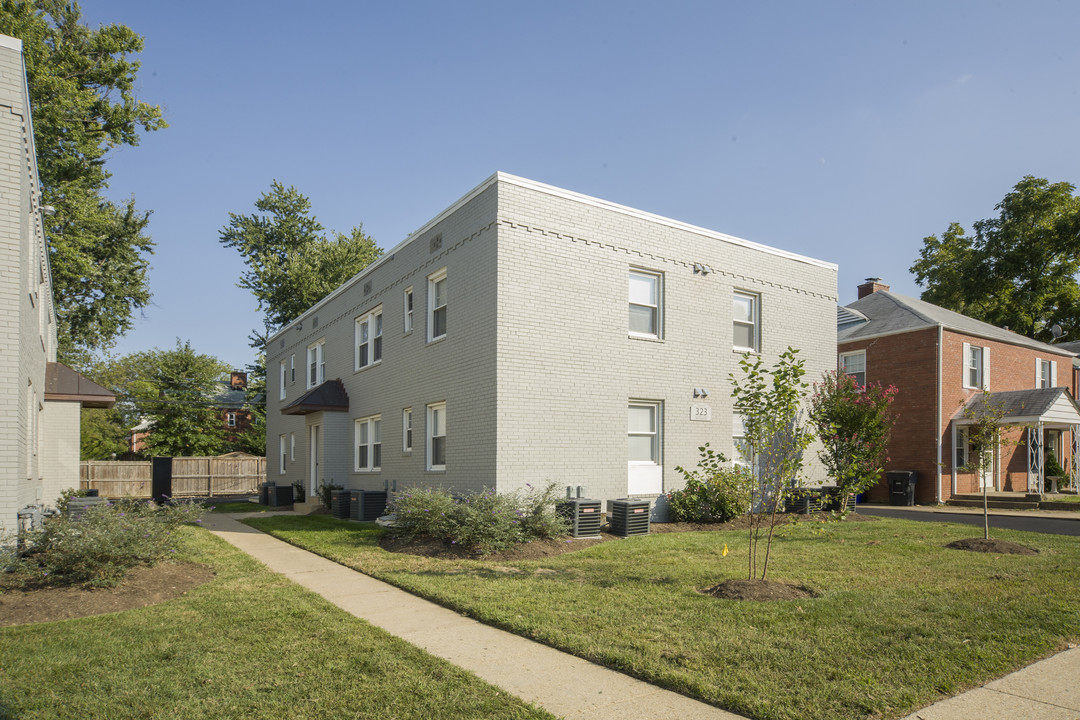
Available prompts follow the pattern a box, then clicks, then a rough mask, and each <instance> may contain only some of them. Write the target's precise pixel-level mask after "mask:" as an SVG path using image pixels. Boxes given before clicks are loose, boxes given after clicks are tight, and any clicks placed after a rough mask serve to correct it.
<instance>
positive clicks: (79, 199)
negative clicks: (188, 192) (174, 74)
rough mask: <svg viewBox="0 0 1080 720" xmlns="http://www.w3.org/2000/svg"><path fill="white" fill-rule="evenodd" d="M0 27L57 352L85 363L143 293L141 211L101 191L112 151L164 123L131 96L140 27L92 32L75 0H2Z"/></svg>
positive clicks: (144, 299) (142, 301) (149, 247)
mask: <svg viewBox="0 0 1080 720" xmlns="http://www.w3.org/2000/svg"><path fill="white" fill-rule="evenodd" d="M0 33H4V34H6V35H11V36H13V37H16V38H19V39H20V40H21V41H22V43H23V57H24V59H25V63H26V74H27V85H28V87H29V91H30V104H31V110H32V112H33V119H34V144H35V147H36V150H37V156H38V174H39V176H40V179H41V186H42V195H43V199H44V202H45V204H47V205H51V206H52V207H53V208H55V213H54V214H53V215H52V216H50V217H47V218H46V223H47V224H46V232H47V235H48V239H49V243H50V245H49V251H50V252H49V260H50V264H51V266H52V276H53V292H54V296H55V301H56V307H57V322H58V335H59V354H60V358H61V359H62V360H65V361H67V362H69V363H71V364H73V365H76V366H79V367H85V366H86V365H87V362H88V356H89V353H90V351H93V350H98V349H102V348H108V347H109V346H110V345H111V344H112V342H113V341H114V340H115V339H116V338H117V337H118V336H119V335H121V334H123V333H124V332H125V331H127V330H128V329H130V328H131V325H132V321H133V316H134V313H135V311H136V310H137V309H139V308H142V307H144V306H145V305H146V304H147V303H148V302H149V300H150V290H149V282H148V277H147V269H148V262H147V257H148V256H149V255H150V254H152V252H153V243H152V241H151V239H150V237H149V235H147V234H146V232H145V230H146V226H147V223H148V222H149V213H148V212H144V211H140V210H138V209H136V207H135V200H134V198H129V199H128V200H125V201H123V202H120V203H116V202H113V201H112V200H109V199H107V198H106V197H105V191H106V190H107V188H108V186H109V178H110V177H111V174H110V173H109V171H108V170H106V168H105V162H106V159H107V156H108V153H109V151H110V150H112V149H114V148H117V147H121V146H125V145H138V144H139V138H140V133H142V132H148V131H153V130H158V129H160V128H163V127H166V123H165V121H164V119H163V118H162V114H161V108H160V107H158V106H156V105H150V104H148V103H145V102H143V101H141V100H139V99H138V98H137V97H136V93H135V78H136V75H137V73H138V70H139V63H138V62H137V61H135V60H132V59H130V56H131V55H134V54H136V53H138V52H140V51H141V50H142V47H143V41H142V38H141V37H140V36H139V35H136V34H135V32H134V31H132V30H131V29H130V28H128V27H126V26H124V25H105V26H101V27H99V28H98V29H96V30H92V29H90V28H88V27H86V26H85V25H83V24H82V17H81V11H80V9H79V5H78V3H76V2H74V1H73V0H32V1H26V0H0Z"/></svg>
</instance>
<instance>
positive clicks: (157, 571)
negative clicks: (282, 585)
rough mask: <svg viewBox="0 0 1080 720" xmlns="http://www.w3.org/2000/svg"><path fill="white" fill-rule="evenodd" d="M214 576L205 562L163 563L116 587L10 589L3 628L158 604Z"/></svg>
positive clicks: (0, 612) (0, 598)
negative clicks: (95, 588)
mask: <svg viewBox="0 0 1080 720" xmlns="http://www.w3.org/2000/svg"><path fill="white" fill-rule="evenodd" d="M213 577H214V573H213V571H212V570H210V568H208V567H206V566H204V565H196V564H194V563H162V564H160V565H155V566H154V567H137V568H134V569H133V570H131V571H130V572H129V573H128V574H127V577H125V578H124V581H123V582H121V583H120V584H119V585H118V586H116V587H114V588H102V589H98V590H83V589H81V588H72V587H67V588H45V589H42V590H30V591H23V590H7V591H5V592H4V593H3V594H2V595H0V627H4V626H8V625H24V624H26V623H39V622H51V621H53V620H69V619H71V618H78V617H86V616H87V615H101V614H102V613H111V612H120V611H121V610H132V609H134V608H140V607H146V606H147V605H156V604H157V603H160V602H164V601H166V600H171V599H173V598H175V597H179V596H181V595H183V594H184V593H186V592H187V591H188V590H191V589H192V588H195V587H198V586H199V585H202V584H203V583H205V582H209V581H210V580H211V579H213Z"/></svg>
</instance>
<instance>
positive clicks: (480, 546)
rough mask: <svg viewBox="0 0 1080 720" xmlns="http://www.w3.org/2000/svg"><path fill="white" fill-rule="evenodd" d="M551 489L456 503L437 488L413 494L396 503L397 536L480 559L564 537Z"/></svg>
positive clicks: (489, 492) (470, 497)
mask: <svg viewBox="0 0 1080 720" xmlns="http://www.w3.org/2000/svg"><path fill="white" fill-rule="evenodd" d="M555 499H556V497H555V484H554V483H550V484H548V486H547V487H546V488H545V489H543V490H540V491H537V490H535V489H534V488H532V487H531V486H530V489H529V490H528V491H527V492H525V493H521V492H508V493H496V492H495V491H494V490H483V491H482V492H479V493H472V494H469V495H465V496H462V497H460V498H455V497H454V496H453V495H451V494H450V491H448V490H443V489H439V488H415V489H411V490H407V491H405V492H402V493H400V494H399V495H397V496H396V497H395V498H394V501H393V502H392V503H391V505H390V508H389V511H390V512H392V513H394V516H395V519H396V523H397V524H396V530H397V532H398V534H399V535H400V536H402V537H406V538H413V537H417V536H420V535H427V536H430V537H434V538H436V539H440V540H444V541H446V542H449V543H451V544H454V545H460V546H461V547H463V548H466V549H468V550H470V551H472V552H475V553H477V554H479V555H487V554H490V553H493V552H499V551H500V550H508V549H510V548H512V547H514V546H515V545H518V544H521V543H524V542H529V541H530V540H541V539H547V538H552V537H558V536H560V535H565V534H566V532H567V526H566V521H565V520H563V519H562V518H560V517H559V516H558V515H556V514H555V507H554V503H555Z"/></svg>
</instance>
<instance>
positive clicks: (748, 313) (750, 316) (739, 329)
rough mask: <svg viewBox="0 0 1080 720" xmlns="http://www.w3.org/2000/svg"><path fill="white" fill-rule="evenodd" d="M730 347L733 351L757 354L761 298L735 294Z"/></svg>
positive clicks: (759, 336)
mask: <svg viewBox="0 0 1080 720" xmlns="http://www.w3.org/2000/svg"><path fill="white" fill-rule="evenodd" d="M733 299H734V325H733V328H732V332H733V335H732V338H733V342H732V345H733V347H734V349H735V350H740V351H743V352H757V351H758V345H759V342H760V339H761V322H760V314H761V296H760V295H755V294H752V293H744V292H736V293H735V295H734V296H733Z"/></svg>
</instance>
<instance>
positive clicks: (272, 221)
mask: <svg viewBox="0 0 1080 720" xmlns="http://www.w3.org/2000/svg"><path fill="white" fill-rule="evenodd" d="M255 209H256V211H257V212H255V213H253V214H251V215H237V214H235V213H229V224H228V225H226V226H225V227H224V228H222V230H221V243H222V244H223V245H225V246H226V247H232V248H236V250H237V251H238V252H239V253H240V255H241V256H242V257H243V258H244V262H245V264H246V265H247V270H245V271H244V272H243V274H242V275H241V276H240V282H239V283H238V285H239V286H240V287H242V288H246V289H247V290H250V291H251V294H252V295H254V296H255V299H256V300H257V301H258V303H259V310H261V311H263V313H264V317H263V327H262V328H261V329H259V330H255V331H254V332H253V333H252V334H251V345H252V347H256V348H262V347H264V346H265V345H266V340H267V338H269V336H270V335H272V334H273V333H275V332H276V331H277V330H279V329H280V328H282V327H283V326H285V325H287V324H288V323H289V322H291V321H292V320H294V319H296V318H297V317H299V316H300V315H301V314H302V313H303V312H304V311H305V310H307V309H308V308H309V307H311V306H312V305H314V304H315V303H317V302H318V301H319V300H322V299H323V298H324V297H326V296H327V295H329V294H330V293H331V292H332V291H333V290H334V289H335V288H337V287H338V286H339V285H341V284H342V283H344V282H345V281H346V280H348V279H349V278H351V277H352V276H353V275H355V274H356V273H358V272H360V271H361V270H363V269H364V268H365V267H367V266H368V265H370V264H371V263H372V262H373V261H375V260H376V259H377V258H378V257H379V256H380V255H382V250H380V249H379V248H378V247H377V246H376V245H375V241H374V240H373V239H371V238H370V237H369V236H367V235H365V234H364V231H363V227H362V226H357V227H354V228H353V229H352V230H351V231H349V233H348V234H343V233H339V232H334V233H332V237H327V235H326V234H325V232H324V228H323V226H322V225H321V224H320V223H319V221H318V220H316V219H315V217H314V216H313V215H312V214H311V201H310V200H308V198H307V197H306V196H304V195H303V194H301V193H300V192H299V191H298V190H297V189H296V188H295V187H285V186H284V185H282V184H281V183H280V182H278V181H276V180H275V181H274V182H273V183H272V184H271V186H270V191H269V192H266V193H263V194H262V195H261V196H260V197H259V199H258V200H256V201H255Z"/></svg>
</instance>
